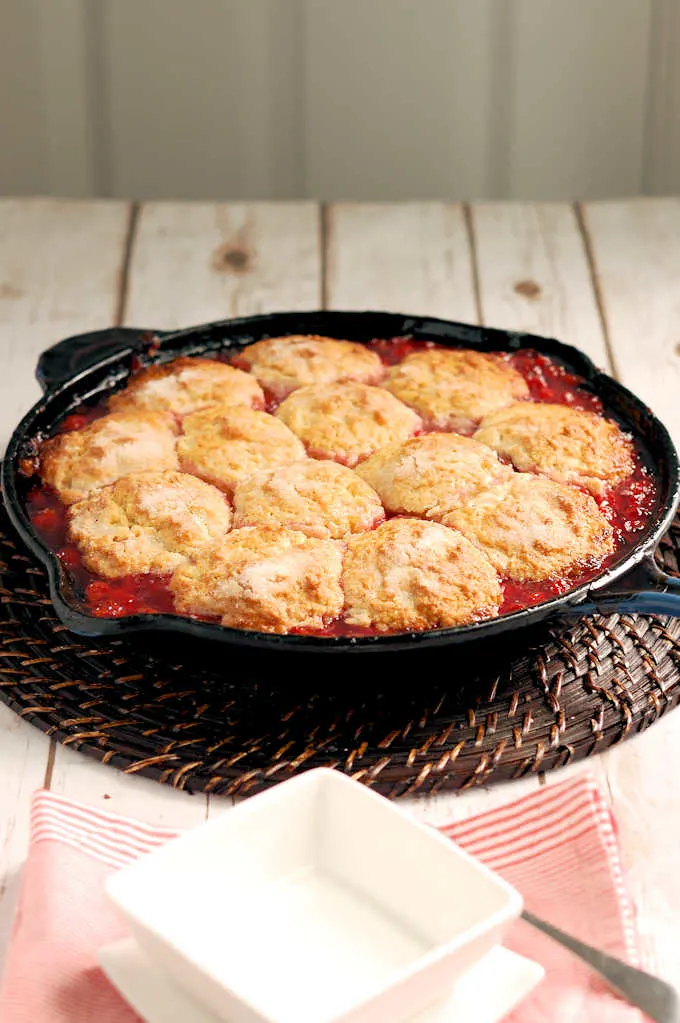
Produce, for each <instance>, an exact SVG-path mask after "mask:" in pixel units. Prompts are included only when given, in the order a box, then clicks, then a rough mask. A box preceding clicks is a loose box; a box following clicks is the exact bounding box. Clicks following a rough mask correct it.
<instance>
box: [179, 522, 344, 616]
mask: <svg viewBox="0 0 680 1023" xmlns="http://www.w3.org/2000/svg"><path fill="white" fill-rule="evenodd" d="M341 571H342V544H340V543H338V542H337V541H335V540H319V539H316V538H311V537H308V536H305V534H304V533H300V532H299V531H297V530H293V529H280V528H271V527H269V526H249V527H246V528H244V529H237V530H234V532H232V533H230V534H229V535H228V536H227V537H226V538H225V539H224V540H222V541H219V542H218V543H216V544H214V545H213V546H212V547H209V548H207V549H206V550H204V551H203V552H202V553H201V554H200V555H199V556H198V557H197V558H196V559H195V561H193V562H187V563H186V564H184V565H181V566H180V567H179V568H178V569H177V571H176V572H175V574H174V575H173V577H172V580H171V582H170V588H171V590H172V592H173V595H174V598H175V607H176V608H177V610H178V611H179V612H180V613H183V614H193V615H203V616H214V617H219V618H220V620H221V622H222V624H223V625H229V626H231V627H233V628H236V629H254V630H257V631H259V632H290V631H291V630H292V629H307V630H309V629H322V628H323V627H324V626H325V625H327V624H328V623H329V622H330V621H332V620H333V619H334V618H337V617H338V615H340V613H341V612H342V605H343V596H342V587H341V585H340V576H341Z"/></svg>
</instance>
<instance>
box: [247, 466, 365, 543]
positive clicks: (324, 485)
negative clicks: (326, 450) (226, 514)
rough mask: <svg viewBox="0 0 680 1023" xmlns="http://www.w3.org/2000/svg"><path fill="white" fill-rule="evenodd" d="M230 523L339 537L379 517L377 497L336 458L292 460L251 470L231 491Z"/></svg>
mask: <svg viewBox="0 0 680 1023" xmlns="http://www.w3.org/2000/svg"><path fill="white" fill-rule="evenodd" d="M234 510H235V513H236V514H235V520H234V524H235V525H236V526H258V525H267V526H287V527H288V528H289V529H299V530H301V531H302V532H303V533H306V534H307V535H308V536H320V537H328V538H329V539H333V540H340V539H342V538H343V537H345V536H347V535H348V534H349V533H360V532H361V531H362V530H364V529H372V528H373V526H376V525H377V524H378V523H379V522H382V521H383V519H384V518H385V512H384V511H383V506H382V504H381V503H380V498H379V497H378V495H377V494H376V492H375V490H373V489H372V487H369V485H368V483H365V482H364V480H362V479H360V478H359V477H358V476H357V474H356V473H355V472H353V471H352V470H351V469H347V468H346V467H345V466H344V465H338V463H337V462H322V461H315V460H313V459H311V458H308V459H306V460H305V461H304V462H293V463H292V464H290V465H283V466H281V467H280V468H278V469H273V470H270V471H269V472H263V473H257V474H256V475H255V476H252V477H251V478H250V479H249V480H245V481H244V482H243V483H239V485H238V486H237V487H236V490H235V491H234Z"/></svg>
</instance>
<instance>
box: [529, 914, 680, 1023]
mask: <svg viewBox="0 0 680 1023" xmlns="http://www.w3.org/2000/svg"><path fill="white" fill-rule="evenodd" d="M522 919H523V920H526V922H527V923H529V924H531V926H532V927H535V928H537V930H539V931H542V932H543V934H547V935H548V937H549V938H552V939H553V941H556V942H557V943H558V944H560V945H563V946H564V948H567V949H569V951H570V952H573V954H574V955H575V956H578V958H579V959H582V960H583V961H584V962H586V963H588V965H589V966H590V967H591V968H592V969H593V970H595V972H596V973H599V975H600V976H601V977H602V978H603V979H604V980H606V982H607V983H608V984H609V986H610V987H612V988H613V989H614V990H615V991H616V992H618V994H620V995H622V996H623V997H624V998H625V999H626V1000H627V1001H628V1002H630V1004H631V1005H635V1006H637V1008H638V1009H642V1011H643V1012H646V1013H647V1015H648V1016H649V1017H650V1019H653V1020H655V1021H656V1023H680V1000H679V999H678V995H677V992H676V990H675V988H673V987H671V985H670V984H667V983H666V982H665V981H664V980H660V979H659V978H658V977H653V976H652V975H651V974H650V973H645V972H644V970H638V969H636V968H635V967H634V966H628V964H627V963H624V962H622V961H621V960H620V959H615V958H614V956H610V955H607V953H606V952H600V951H599V949H597V948H593V947H592V945H585V944H584V943H583V942H582V941H578V940H577V939H576V938H572V937H571V935H570V934H565V933H564V931H560V930H559V929H558V928H557V927H553V925H552V924H549V923H546V921H545V920H540V919H539V918H538V917H537V916H534V915H533V913H529V912H528V911H527V910H524V912H523V913H522Z"/></svg>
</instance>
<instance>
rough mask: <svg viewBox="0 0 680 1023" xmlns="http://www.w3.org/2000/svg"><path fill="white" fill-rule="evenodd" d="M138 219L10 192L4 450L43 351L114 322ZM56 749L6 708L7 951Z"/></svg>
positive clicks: (125, 209)
mask: <svg viewBox="0 0 680 1023" xmlns="http://www.w3.org/2000/svg"><path fill="white" fill-rule="evenodd" d="M128 222H129V204H127V203H94V202H91V203H68V202H54V201H52V200H39V199H32V200H6V201H0V344H1V345H2V359H1V362H2V374H3V381H4V385H3V388H2V402H1V403H0V449H2V450H4V447H5V445H6V442H7V440H8V438H9V435H10V432H11V430H12V429H13V428H14V426H15V425H16V423H17V421H18V420H19V418H20V417H21V415H22V414H23V413H24V412H25V411H26V410H27V409H28V408H29V407H30V405H32V404H33V402H34V401H35V400H36V399H37V398H38V396H39V393H40V392H39V388H38V385H37V383H36V382H35V380H34V369H35V363H36V359H37V357H38V354H39V353H40V352H41V351H42V350H43V349H44V348H47V347H48V346H49V345H51V344H53V343H54V342H56V341H59V340H60V339H61V338H63V337H66V336H68V335H70V334H78V333H80V332H82V331H84V330H87V329H89V328H93V327H97V326H101V325H102V324H106V323H110V322H112V320H113V318H114V316H115V313H116V300H117V294H118V284H119V277H120V271H121V267H122V262H123V254H124V248H125V239H126V236H127V231H128ZM8 381H11V383H10V384H8ZM48 750H49V742H48V740H47V739H46V738H45V736H43V735H42V734H41V733H40V732H39V731H38V730H37V729H35V728H32V727H30V726H29V725H27V724H25V723H24V722H22V721H21V720H20V719H19V718H17V717H16V716H15V715H14V714H12V713H11V712H10V711H9V710H8V709H7V708H6V707H4V706H1V707H0V789H1V791H0V957H1V948H2V944H3V941H4V940H6V937H7V930H8V927H9V922H10V919H11V910H12V907H13V901H14V898H15V895H16V883H15V882H16V874H17V870H18V867H19V864H20V863H21V862H22V860H23V858H24V855H25V849H26V841H27V837H28V811H29V802H30V796H31V793H32V792H33V791H34V790H35V789H36V788H38V787H39V786H40V785H42V783H43V781H44V778H45V772H46V767H47V758H48Z"/></svg>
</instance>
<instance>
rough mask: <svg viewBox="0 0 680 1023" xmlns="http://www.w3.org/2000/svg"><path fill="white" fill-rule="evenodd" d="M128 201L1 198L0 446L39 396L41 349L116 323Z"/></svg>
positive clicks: (3, 445)
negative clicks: (2, 382) (37, 367)
mask: <svg viewBox="0 0 680 1023" xmlns="http://www.w3.org/2000/svg"><path fill="white" fill-rule="evenodd" d="M129 208H130V207H129V203H121V202H81V203H72V202H57V201H55V200H52V199H6V200H0V337H1V338H2V372H3V380H5V381H6V380H11V381H12V386H11V387H5V388H4V389H3V400H2V403H0V447H1V448H2V450H4V448H5V445H6V443H7V440H8V437H9V435H10V432H11V431H12V430H13V429H14V426H15V425H16V423H17V421H18V420H19V418H20V417H21V416H22V415H23V413H24V412H26V410H27V409H28V408H29V407H30V406H31V405H32V404H33V402H34V401H36V399H37V398H38V396H39V394H40V391H39V388H38V385H37V383H35V381H34V378H33V374H34V371H35V364H36V361H37V358H38V355H39V354H40V352H41V351H42V350H43V349H44V348H48V347H49V346H50V345H51V344H54V343H55V342H56V341H60V340H61V339H62V338H64V337H68V336H69V335H71V334H79V333H82V332H83V331H85V330H90V329H92V328H95V327H101V326H106V325H107V324H109V323H112V322H113V320H114V317H115V315H116V303H117V301H118V285H119V280H120V274H121V270H122V265H123V255H124V250H125V240H126V237H127V233H128V225H129Z"/></svg>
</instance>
